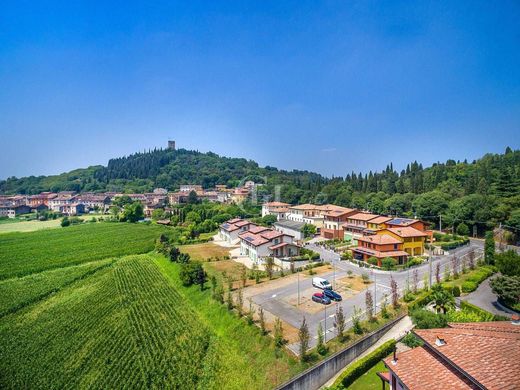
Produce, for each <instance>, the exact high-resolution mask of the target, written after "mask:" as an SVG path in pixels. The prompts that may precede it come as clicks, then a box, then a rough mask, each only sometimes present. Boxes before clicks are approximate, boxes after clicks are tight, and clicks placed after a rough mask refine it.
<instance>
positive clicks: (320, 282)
mask: <svg viewBox="0 0 520 390" xmlns="http://www.w3.org/2000/svg"><path fill="white" fill-rule="evenodd" d="M312 285H313V286H314V287H316V288H319V289H322V290H325V289H328V290H332V285H331V284H330V283H329V281H328V280H327V279H323V278H312Z"/></svg>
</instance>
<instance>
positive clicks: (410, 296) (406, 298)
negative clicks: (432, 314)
mask: <svg viewBox="0 0 520 390" xmlns="http://www.w3.org/2000/svg"><path fill="white" fill-rule="evenodd" d="M414 299H415V295H414V294H413V293H412V292H411V291H406V292H405V293H404V295H403V300H404V301H405V302H412V301H413V300H414Z"/></svg>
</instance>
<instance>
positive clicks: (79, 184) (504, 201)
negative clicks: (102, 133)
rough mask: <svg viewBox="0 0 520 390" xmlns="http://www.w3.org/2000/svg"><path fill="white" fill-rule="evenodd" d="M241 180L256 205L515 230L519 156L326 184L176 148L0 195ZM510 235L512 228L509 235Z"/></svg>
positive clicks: (26, 182) (519, 214)
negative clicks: (276, 203) (255, 186)
mask: <svg viewBox="0 0 520 390" xmlns="http://www.w3.org/2000/svg"><path fill="white" fill-rule="evenodd" d="M245 180H254V181H255V182H259V183H265V185H264V186H263V187H261V190H260V191H259V194H258V195H259V198H260V199H269V198H270V199H272V198H273V195H274V192H275V186H277V185H281V192H280V193H281V200H282V201H285V202H289V203H294V204H295V203H307V202H313V203H318V204H320V203H335V204H338V205H343V206H350V207H357V208H362V209H367V210H370V211H372V212H375V213H381V214H398V215H410V216H414V215H415V216H417V217H421V218H424V219H426V220H429V221H432V222H434V223H436V224H437V223H438V220H439V218H438V216H439V215H441V214H442V219H443V224H445V226H449V225H458V224H460V223H462V222H464V223H465V224H466V225H468V226H469V227H471V226H472V225H476V226H477V227H478V228H479V230H483V229H484V228H486V224H487V225H489V226H487V227H490V226H492V225H496V224H498V223H500V222H502V223H504V224H506V225H508V226H511V227H512V228H517V229H518V228H520V151H519V150H515V151H513V150H511V149H510V148H507V149H506V151H505V153H504V154H486V155H485V156H483V157H482V158H480V159H478V160H476V161H472V162H467V161H463V162H460V161H454V160H448V161H446V162H445V163H436V164H433V165H432V166H431V167H427V168H424V167H423V166H422V165H421V164H420V163H418V162H416V161H414V162H412V163H410V164H408V166H407V167H406V169H404V170H402V171H401V172H397V171H396V170H395V169H394V168H393V166H392V164H390V165H388V166H387V167H386V168H385V170H383V171H382V172H375V173H374V172H369V173H368V174H361V173H358V174H356V173H354V172H352V173H350V174H347V175H346V176H345V177H333V178H327V177H324V176H322V175H320V174H317V173H312V172H308V171H297V170H293V171H285V170H279V169H277V168H273V167H269V166H266V167H260V166H259V165H258V164H257V163H256V162H254V161H251V160H246V159H243V158H228V157H222V156H219V155H217V154H215V153H211V152H209V153H200V152H197V151H188V150H184V149H180V150H176V151H172V150H168V149H156V150H152V151H149V152H146V153H135V154H132V155H130V156H127V157H121V158H116V159H111V160H110V161H109V162H108V165H107V166H106V167H104V166H93V167H89V168H86V169H78V170H74V171H71V172H68V173H64V174H61V175H54V176H39V177H35V176H30V177H25V178H14V177H12V178H9V179H7V180H3V181H0V193H5V194H13V193H21V194H34V193H39V192H41V191H62V190H75V191H124V192H147V191H151V190H152V189H153V188H155V187H163V188H167V189H170V190H172V189H175V188H178V187H179V186H180V185H181V184H202V186H203V187H205V188H211V187H214V186H215V185H216V184H226V185H228V186H229V187H234V186H237V185H240V183H242V182H243V181H245ZM512 231H514V229H513V230H512Z"/></svg>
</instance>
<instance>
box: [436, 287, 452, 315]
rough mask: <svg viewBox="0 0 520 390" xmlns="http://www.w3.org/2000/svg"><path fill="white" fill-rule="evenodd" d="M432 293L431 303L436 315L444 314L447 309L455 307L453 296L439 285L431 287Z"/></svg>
mask: <svg viewBox="0 0 520 390" xmlns="http://www.w3.org/2000/svg"><path fill="white" fill-rule="evenodd" d="M432 292H433V293H432V301H433V302H434V303H435V310H436V311H437V313H439V312H441V313H443V314H446V312H447V311H448V309H452V308H453V307H454V306H455V298H453V295H452V294H451V293H450V292H448V291H446V290H445V289H444V288H442V286H441V285H440V284H435V285H434V286H432Z"/></svg>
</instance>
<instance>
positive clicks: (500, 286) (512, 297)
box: [491, 276, 520, 307]
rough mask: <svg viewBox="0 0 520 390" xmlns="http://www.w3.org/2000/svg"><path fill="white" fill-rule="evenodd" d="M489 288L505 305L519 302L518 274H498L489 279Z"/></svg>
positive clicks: (519, 284) (519, 279)
mask: <svg viewBox="0 0 520 390" xmlns="http://www.w3.org/2000/svg"><path fill="white" fill-rule="evenodd" d="M491 288H492V289H493V292H494V293H495V294H497V295H498V297H499V299H500V300H501V301H503V302H504V303H505V304H506V305H507V306H512V307H514V306H515V305H518V304H519V303H520V276H499V277H497V278H495V279H493V280H492V281H491Z"/></svg>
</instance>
